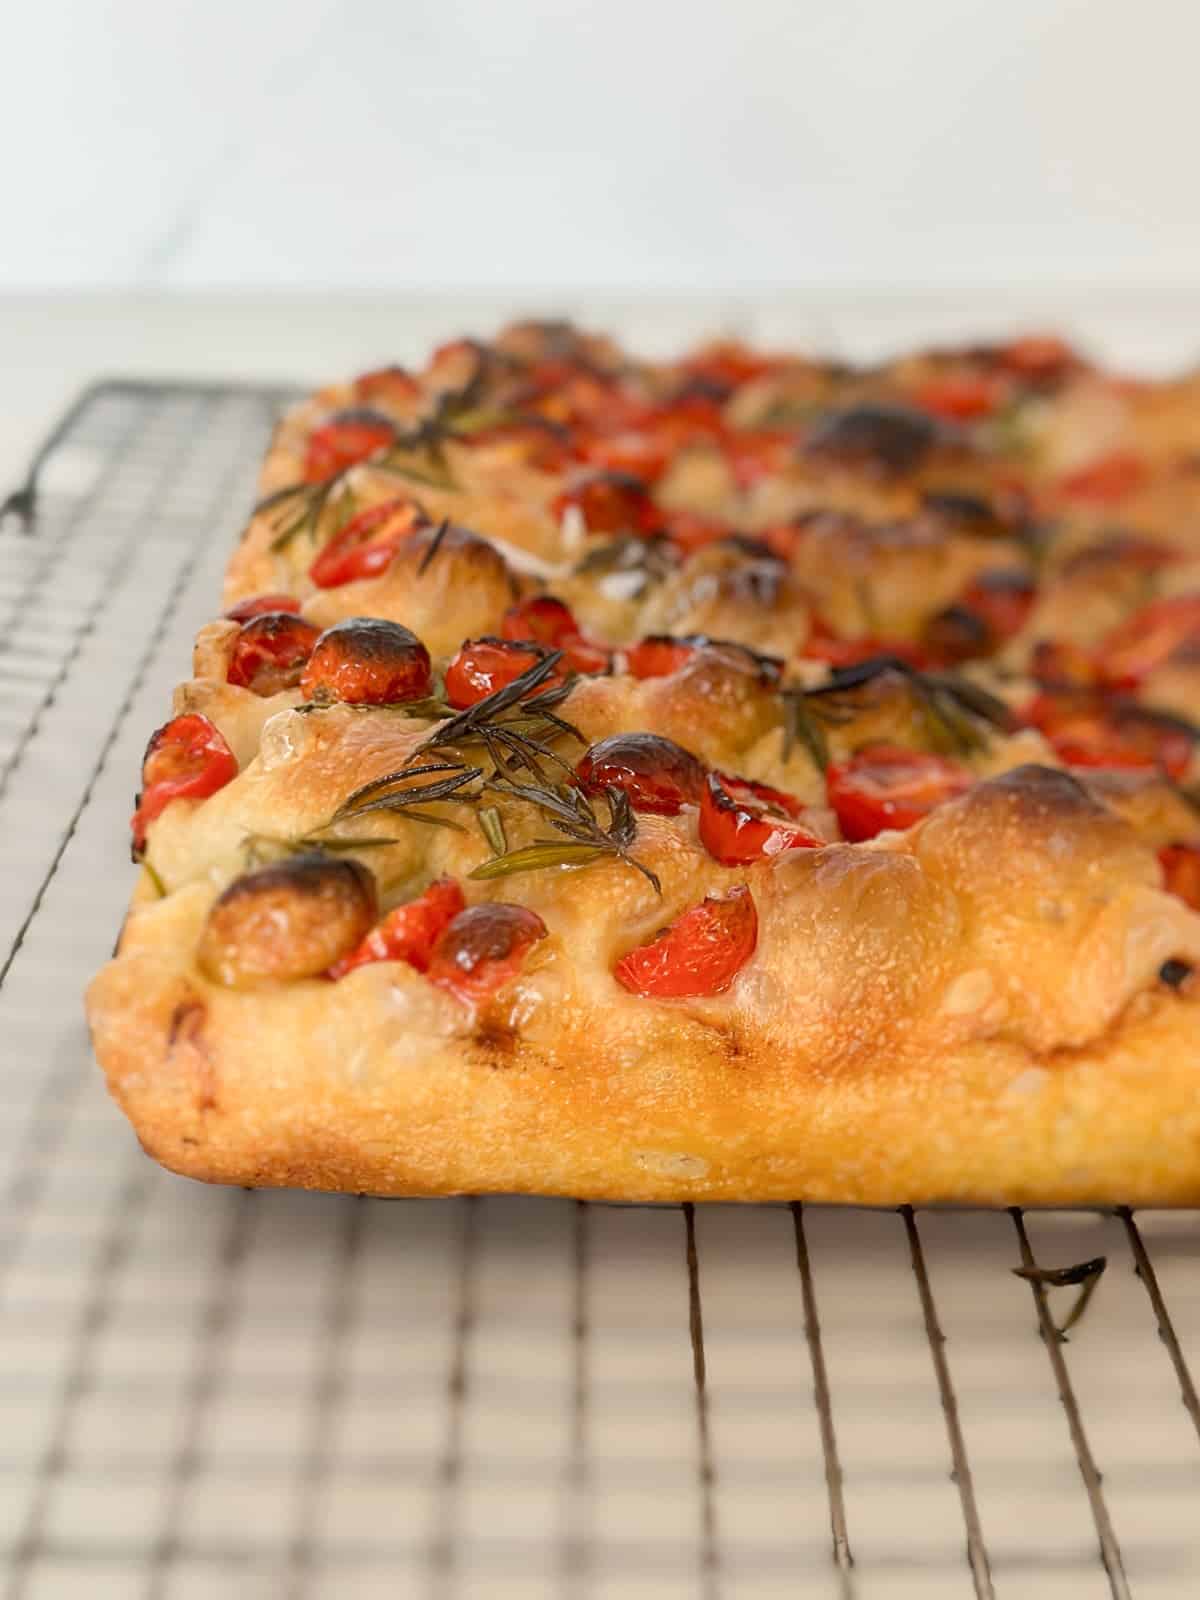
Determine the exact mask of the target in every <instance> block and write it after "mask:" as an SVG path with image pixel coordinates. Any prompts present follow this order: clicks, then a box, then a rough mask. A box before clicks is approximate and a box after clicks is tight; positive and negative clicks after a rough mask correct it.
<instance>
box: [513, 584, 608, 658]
mask: <svg viewBox="0 0 1200 1600" xmlns="http://www.w3.org/2000/svg"><path fill="white" fill-rule="evenodd" d="M500 632H501V633H502V634H503V635H504V637H505V638H506V639H533V640H535V641H536V642H537V643H538V644H543V645H545V646H546V648H547V649H549V650H561V651H562V653H563V657H564V660H565V663H566V665H567V666H568V667H569V668H570V669H571V671H572V672H581V673H585V674H591V673H597V672H607V671H608V670H609V667H610V665H611V663H612V652H611V651H610V650H608V649H607V648H606V646H604V645H602V644H597V643H595V641H594V640H592V639H588V638H586V637H585V636H584V634H582V633H581V632H580V630H579V624H578V623H577V622H576V620H575V616H574V613H573V612H572V610H571V608H570V606H568V605H566V604H564V602H563V601H561V600H556V599H555V598H554V596H553V595H550V594H539V595H534V597H533V598H532V599H530V600H522V601H521V602H520V603H519V604H518V605H515V606H510V607H509V609H508V610H507V611H506V612H505V614H504V620H503V622H502V623H501V624H500Z"/></svg>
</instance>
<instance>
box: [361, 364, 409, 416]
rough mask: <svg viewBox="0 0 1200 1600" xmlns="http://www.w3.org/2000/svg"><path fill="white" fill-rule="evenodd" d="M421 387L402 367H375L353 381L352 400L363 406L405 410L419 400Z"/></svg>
mask: <svg viewBox="0 0 1200 1600" xmlns="http://www.w3.org/2000/svg"><path fill="white" fill-rule="evenodd" d="M420 393H421V386H420V384H419V383H418V382H417V380H416V379H415V378H414V377H412V376H411V375H410V374H409V373H407V372H405V370H404V368H403V367H376V368H375V370H374V371H373V372H363V373H360V375H359V376H358V377H357V378H355V380H354V398H355V399H356V400H357V401H358V402H359V403H360V404H361V405H364V406H377V405H379V406H387V405H393V406H398V407H400V408H401V409H406V408H407V407H409V406H411V404H412V402H413V401H414V400H416V399H418V398H419V396H420Z"/></svg>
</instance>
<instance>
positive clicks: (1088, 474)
mask: <svg viewBox="0 0 1200 1600" xmlns="http://www.w3.org/2000/svg"><path fill="white" fill-rule="evenodd" d="M1146 477H1147V468H1146V463H1145V461H1144V460H1143V459H1142V457H1141V456H1138V455H1134V454H1133V452H1132V451H1129V450H1113V451H1110V452H1109V454H1108V455H1106V456H1098V457H1097V458H1096V460H1095V461H1089V462H1088V463H1087V464H1086V465H1085V466H1082V467H1078V468H1076V470H1075V471H1074V472H1068V473H1066V474H1065V475H1064V476H1063V477H1061V478H1060V479H1059V480H1058V483H1057V484H1056V486H1055V487H1056V490H1057V492H1058V494H1059V495H1060V496H1062V498H1063V499H1065V500H1075V501H1079V502H1081V503H1083V504H1089V505H1098V506H1111V505H1115V504H1116V503H1117V502H1118V501H1119V500H1124V499H1125V498H1126V496H1128V495H1131V494H1133V493H1134V492H1135V491H1136V490H1138V489H1140V488H1141V487H1142V485H1143V484H1144V483H1145V481H1146Z"/></svg>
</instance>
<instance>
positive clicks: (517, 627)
mask: <svg viewBox="0 0 1200 1600" xmlns="http://www.w3.org/2000/svg"><path fill="white" fill-rule="evenodd" d="M578 632H579V624H578V623H577V622H576V620H575V617H574V614H573V613H572V611H571V608H570V606H568V605H567V604H566V603H565V601H562V600H558V599H556V598H555V597H554V596H553V595H552V594H538V595H534V596H533V597H532V599H529V600H521V601H519V602H518V603H517V604H516V605H515V606H510V607H509V608H508V610H507V611H506V612H505V613H504V619H503V621H502V622H501V624H500V633H501V636H502V637H503V638H505V639H533V640H536V642H537V643H538V644H544V645H546V646H547V648H548V649H551V650H557V649H558V648H559V646H560V645H561V644H562V641H563V639H564V638H566V637H567V635H568V634H578Z"/></svg>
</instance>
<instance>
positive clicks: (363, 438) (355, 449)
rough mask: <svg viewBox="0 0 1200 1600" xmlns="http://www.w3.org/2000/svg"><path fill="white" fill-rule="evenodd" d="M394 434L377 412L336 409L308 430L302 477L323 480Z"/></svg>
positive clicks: (388, 422)
mask: <svg viewBox="0 0 1200 1600" xmlns="http://www.w3.org/2000/svg"><path fill="white" fill-rule="evenodd" d="M395 436H396V430H395V427H394V426H393V424H392V422H391V421H390V420H389V418H387V417H385V416H384V415H383V414H382V413H381V412H378V411H370V410H362V411H339V412H338V414H337V415H336V416H334V417H331V418H330V420H329V421H328V422H326V423H324V424H323V425H322V426H321V427H319V428H314V429H313V431H312V433H310V434H309V436H308V448H307V450H306V451H305V453H304V481H305V482H306V483H324V482H325V480H326V479H327V478H332V477H333V476H334V474H335V473H338V472H342V471H344V470H345V469H346V468H347V467H352V466H354V465H355V464H356V462H359V461H365V460H366V459H367V457H368V456H373V455H374V454H375V452H376V450H381V449H382V448H383V446H384V445H385V444H390V443H391V442H392V440H393V439H394V438H395Z"/></svg>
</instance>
